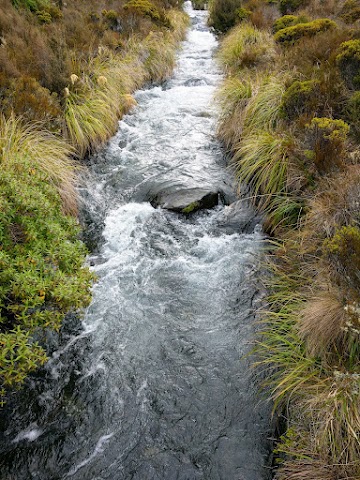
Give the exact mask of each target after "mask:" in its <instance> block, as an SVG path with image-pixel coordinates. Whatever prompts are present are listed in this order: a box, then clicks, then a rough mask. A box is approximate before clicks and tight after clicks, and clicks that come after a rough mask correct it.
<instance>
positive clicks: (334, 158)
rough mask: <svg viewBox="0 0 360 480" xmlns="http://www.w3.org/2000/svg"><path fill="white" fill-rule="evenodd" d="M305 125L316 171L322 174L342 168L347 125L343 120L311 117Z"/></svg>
mask: <svg viewBox="0 0 360 480" xmlns="http://www.w3.org/2000/svg"><path fill="white" fill-rule="evenodd" d="M306 127H307V135H308V138H309V141H310V146H311V149H312V150H313V152H314V155H313V160H314V163H315V166H316V168H317V170H318V172H319V173H321V174H323V173H328V172H330V171H332V170H334V169H337V168H342V167H343V166H344V163H343V162H344V152H345V142H346V139H347V135H348V133H349V130H350V127H349V125H348V124H347V123H345V122H344V121H343V120H333V119H331V118H325V117H324V118H313V119H312V120H311V122H310V124H308V125H307V126H306Z"/></svg>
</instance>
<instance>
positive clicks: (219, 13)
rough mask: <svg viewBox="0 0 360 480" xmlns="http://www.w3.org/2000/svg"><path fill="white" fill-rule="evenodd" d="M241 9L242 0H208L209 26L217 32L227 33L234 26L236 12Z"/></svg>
mask: <svg viewBox="0 0 360 480" xmlns="http://www.w3.org/2000/svg"><path fill="white" fill-rule="evenodd" d="M241 7H242V0H210V3H209V25H210V26H212V27H214V28H215V30H217V31H219V32H223V33H224V32H227V31H228V30H229V29H230V28H232V27H233V26H234V25H235V24H236V22H237V20H238V17H237V14H236V12H237V11H238V9H239V8H241Z"/></svg>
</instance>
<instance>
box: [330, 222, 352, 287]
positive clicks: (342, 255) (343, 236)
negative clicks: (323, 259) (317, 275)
mask: <svg viewBox="0 0 360 480" xmlns="http://www.w3.org/2000/svg"><path fill="white" fill-rule="evenodd" d="M324 250H325V253H326V254H327V255H329V257H330V261H331V262H332V264H333V265H334V266H335V268H336V270H337V271H338V272H340V273H341V275H342V276H343V278H345V279H347V281H348V282H349V283H350V285H351V286H352V287H354V288H356V289H357V290H358V291H359V290H360V282H359V276H360V229H359V228H358V227H355V226H344V227H341V228H339V229H338V230H337V231H336V233H335V235H334V236H333V237H332V238H331V239H328V240H325V241H324Z"/></svg>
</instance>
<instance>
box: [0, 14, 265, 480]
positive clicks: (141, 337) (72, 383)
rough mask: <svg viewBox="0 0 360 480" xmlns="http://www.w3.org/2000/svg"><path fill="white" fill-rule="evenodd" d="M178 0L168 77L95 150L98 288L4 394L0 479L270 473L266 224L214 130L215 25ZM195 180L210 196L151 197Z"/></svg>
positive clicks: (229, 479)
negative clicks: (182, 209)
mask: <svg viewBox="0 0 360 480" xmlns="http://www.w3.org/2000/svg"><path fill="white" fill-rule="evenodd" d="M186 8H187V10H188V12H189V14H190V16H191V18H192V27H191V29H190V31H189V34H188V38H187V40H186V41H185V42H184V43H183V49H182V51H181V52H180V54H179V58H178V67H177V69H176V72H175V74H174V76H173V78H172V79H170V80H169V81H168V82H166V84H164V85H162V86H155V87H151V88H148V89H144V90H141V91H138V92H137V94H136V100H137V102H138V106H137V107H136V108H135V109H134V110H133V112H132V113H131V114H129V115H127V116H126V117H124V119H123V120H122V121H121V122H120V128H119V131H118V133H117V135H116V136H115V137H114V138H113V139H112V140H111V141H110V142H109V144H108V146H107V147H106V148H105V149H104V150H103V151H101V152H99V153H98V154H96V155H95V156H94V157H93V158H91V159H90V165H89V175H88V179H87V187H86V188H84V189H83V191H82V196H83V202H84V214H83V217H84V221H86V223H87V224H88V229H87V237H88V240H89V242H90V243H92V245H95V244H96V245H98V247H97V249H96V250H95V251H96V253H94V254H93V256H92V257H91V258H90V260H89V261H90V262H91V265H92V268H93V269H94V271H95V272H96V274H97V276H98V282H97V284H96V285H95V286H94V299H93V302H92V304H91V306H90V307H89V309H88V311H87V312H86V315H85V318H84V319H83V324H82V326H81V327H80V326H79V325H78V322H77V321H76V319H73V320H72V319H71V318H70V319H69V320H68V323H67V325H66V326H65V328H64V329H63V332H62V333H61V337H60V346H59V340H58V339H57V337H56V336H55V335H54V337H53V338H52V339H51V338H50V343H51V341H53V345H52V355H51V358H50V361H49V362H48V364H47V365H46V366H45V368H44V369H43V370H42V371H40V372H39V373H37V374H36V375H33V376H32V377H31V379H29V381H28V383H27V385H26V388H25V389H24V390H23V391H22V392H19V393H18V395H17V396H16V398H15V399H14V401H10V403H9V404H8V405H7V407H6V408H5V410H4V412H3V414H2V416H1V429H2V433H1V438H0V452H1V462H0V468H1V480H30V479H36V480H60V479H61V480H65V479H72V480H130V479H132V480H155V479H156V480H157V479H158V480H175V479H178V480H195V479H202V480H264V479H268V478H269V469H268V468H267V461H268V453H269V441H268V437H269V435H270V434H269V431H270V427H269V422H270V420H269V418H270V414H269V407H268V406H267V405H266V404H265V403H263V402H261V401H260V397H259V393H258V388H257V386H256V382H255V379H254V374H253V371H252V370H251V368H250V367H249V363H250V361H249V359H248V358H247V357H244V355H245V354H246V353H247V352H249V350H250V349H251V342H252V341H253V336H254V328H255V327H254V311H255V309H256V307H257V306H258V304H259V303H260V302H261V294H260V287H259V279H258V276H259V273H258V263H259V252H260V247H261V242H262V240H263V238H262V234H261V229H260V228H259V226H258V225H257V219H256V218H255V217H254V214H253V212H252V211H251V209H250V208H249V207H247V206H246V205H245V203H243V202H239V201H235V200H236V197H235V195H234V186H233V180H232V175H231V173H230V172H229V171H228V170H227V168H226V165H225V160H224V156H223V152H222V150H221V148H220V145H219V144H218V142H217V141H216V139H215V136H214V131H215V125H216V109H215V108H214V106H213V103H214V101H213V95H214V91H215V88H216V86H217V85H218V84H219V82H220V81H221V72H220V71H219V70H218V69H217V67H216V64H215V62H214V60H213V58H212V56H213V53H214V50H215V48H216V46H217V42H216V39H215V37H214V36H213V35H212V33H211V32H209V30H208V28H207V27H206V13H205V12H199V11H196V12H194V11H193V10H192V9H191V7H190V6H189V5H187V7H186ZM198 189H200V190H201V191H203V192H213V193H214V194H216V198H217V200H218V205H217V206H215V207H214V208H212V209H210V210H201V211H198V212H196V213H194V214H191V215H184V214H181V213H176V212H174V211H169V210H167V209H165V208H155V207H154V206H153V205H155V204H157V203H161V201H160V200H159V199H162V203H165V204H166V202H169V201H170V200H171V199H172V200H174V198H175V197H176V198H177V200H179V197H180V198H181V197H184V195H185V196H186V195H188V194H189V192H190V194H191V195H196V193H198ZM191 195H190V196H191ZM174 196H175V197H174ZM187 198H188V197H187ZM164 199H165V200H164ZM169 199H170V200H169ZM215 203H217V202H215ZM225 204H231V205H225ZM165 206H166V205H165ZM102 224H103V229H102V228H101V225H102ZM100 237H101V238H102V241H101V238H100Z"/></svg>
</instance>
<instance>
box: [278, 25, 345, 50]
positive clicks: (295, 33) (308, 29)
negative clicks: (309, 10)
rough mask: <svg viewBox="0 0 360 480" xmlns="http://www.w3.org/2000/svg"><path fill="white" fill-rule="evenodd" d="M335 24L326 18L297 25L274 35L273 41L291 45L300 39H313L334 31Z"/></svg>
mask: <svg viewBox="0 0 360 480" xmlns="http://www.w3.org/2000/svg"><path fill="white" fill-rule="evenodd" d="M336 27H337V25H336V23H335V22H334V21H332V20H330V19H328V18H318V19H316V20H313V21H312V22H307V23H299V24H297V25H293V26H292V27H286V28H283V29H282V30H279V31H278V32H276V33H275V35H274V39H275V41H276V42H279V43H281V44H282V45H291V44H293V43H295V42H296V41H297V40H299V39H300V38H304V37H313V36H315V35H317V34H318V33H320V32H326V31H327V30H331V29H335V28H336Z"/></svg>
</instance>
